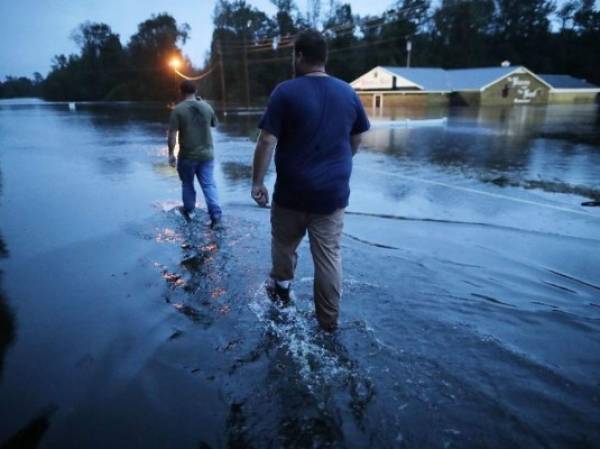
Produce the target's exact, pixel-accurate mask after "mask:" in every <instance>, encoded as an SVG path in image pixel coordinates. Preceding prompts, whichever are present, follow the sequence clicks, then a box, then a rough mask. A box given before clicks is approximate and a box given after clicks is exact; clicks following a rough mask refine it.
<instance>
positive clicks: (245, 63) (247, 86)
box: [244, 35, 250, 108]
mask: <svg viewBox="0 0 600 449" xmlns="http://www.w3.org/2000/svg"><path fill="white" fill-rule="evenodd" d="M244 79H245V80H246V82H245V87H246V108H250V80H249V76H248V45H247V39H246V35H244Z"/></svg>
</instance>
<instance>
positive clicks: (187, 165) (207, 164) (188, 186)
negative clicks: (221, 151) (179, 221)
mask: <svg viewBox="0 0 600 449" xmlns="http://www.w3.org/2000/svg"><path fill="white" fill-rule="evenodd" d="M213 170H214V162H213V161H212V160H210V161H197V160H194V159H178V160H177V173H179V179H181V193H182V198H183V208H184V209H185V210H186V211H187V212H192V211H193V210H194V208H195V207H196V189H194V176H197V177H198V182H199V183H200V187H202V193H204V199H205V200H206V206H207V207H208V214H209V215H210V218H211V219H212V220H215V219H218V218H221V214H222V211H221V207H220V206H219V196H218V194H217V185H216V184H215V179H214V177H213Z"/></svg>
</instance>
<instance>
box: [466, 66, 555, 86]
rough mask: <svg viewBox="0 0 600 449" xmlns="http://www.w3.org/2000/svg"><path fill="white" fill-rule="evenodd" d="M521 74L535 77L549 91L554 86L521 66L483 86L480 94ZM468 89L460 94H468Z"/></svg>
mask: <svg viewBox="0 0 600 449" xmlns="http://www.w3.org/2000/svg"><path fill="white" fill-rule="evenodd" d="M519 73H528V74H529V75H531V76H533V77H534V78H535V79H536V80H538V81H539V82H540V83H542V84H544V85H545V86H547V87H548V89H552V86H551V85H550V84H548V83H547V82H546V81H544V80H543V79H542V78H540V77H539V76H537V75H536V74H535V73H533V72H532V71H531V70H529V69H528V68H527V67H524V66H520V67H516V68H515V70H513V71H512V72H508V73H506V74H504V75H502V76H501V77H500V78H497V79H496V80H494V81H492V82H491V83H488V84H486V85H485V86H483V87H482V88H481V89H479V92H483V91H484V90H486V89H487V88H488V87H491V86H493V85H494V84H496V83H498V82H500V81H502V80H503V79H504V78H506V77H509V76H511V75H514V74H519ZM466 90H467V89H461V90H460V92H466Z"/></svg>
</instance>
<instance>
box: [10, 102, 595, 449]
mask: <svg viewBox="0 0 600 449" xmlns="http://www.w3.org/2000/svg"><path fill="white" fill-rule="evenodd" d="M579 113H580V114H581V117H580V118H579V122H577V123H578V126H579V127H580V129H583V130H584V131H582V132H583V133H585V132H586V131H585V130H588V131H587V132H588V133H592V134H593V132H595V131H593V130H594V127H593V126H591V125H593V124H594V123H595V122H594V120H595V115H593V114H594V112H593V111H588V113H586V114H584V113H583V112H579ZM462 114H463V113H461V115H460V116H458V117H456V118H454V119H453V118H452V117H451V118H450V119H449V121H448V124H447V125H446V126H445V127H444V128H439V127H438V128H431V129H427V128H419V129H418V130H416V129H415V130H411V129H394V130H387V131H386V130H382V129H376V130H374V131H373V133H371V134H370V135H369V136H368V139H367V148H366V150H365V151H364V152H363V153H362V154H360V155H359V156H358V157H357V158H356V160H355V165H356V166H355V173H354V177H353V181H352V190H353V193H352V195H353V196H352V202H351V204H350V207H349V208H348V213H347V215H346V225H345V230H344V238H343V254H344V272H345V274H344V298H343V303H342V316H341V327H340V330H339V331H338V332H337V333H335V334H333V335H330V334H324V333H322V332H320V331H319V330H318V328H317V325H316V321H315V319H314V316H313V306H312V265H311V262H310V254H309V251H308V246H307V245H306V244H303V245H302V246H301V248H300V264H299V267H298V276H297V279H296V282H295V284H294V287H295V290H296V292H297V297H298V298H297V300H296V302H295V303H294V304H292V305H291V306H290V307H287V308H280V307H277V306H275V305H273V304H272V303H271V302H270V301H269V300H268V298H267V297H266V295H265V292H264V288H263V283H264V281H265V279H266V276H267V273H268V269H269V257H270V256H269V254H270V253H269V244H268V243H269V222H268V210H265V209H260V208H257V207H255V206H253V205H252V203H251V200H250V199H249V193H248V191H247V190H248V182H249V175H250V171H249V170H250V169H249V166H250V165H249V164H250V156H251V151H252V138H253V130H252V128H253V120H254V118H253V117H251V116H244V117H241V118H238V119H233V118H231V117H230V118H229V119H228V121H226V122H222V124H221V125H220V128H219V129H218V131H217V136H216V137H217V139H216V140H217V151H218V182H219V187H220V190H221V192H222V197H223V199H224V203H225V205H226V221H225V230H223V231H221V232H213V231H211V230H210V229H209V228H208V226H207V221H208V219H207V217H205V216H204V215H202V214H200V215H199V217H198V218H197V219H196V220H195V221H194V222H192V223H186V222H185V221H184V220H183V219H182V218H181V217H180V216H179V215H178V214H177V213H176V212H175V211H174V207H176V205H178V202H179V198H178V196H179V192H178V182H177V178H176V175H175V173H174V171H173V170H172V169H170V168H169V167H168V166H167V165H166V164H165V159H166V158H165V154H166V153H165V152H166V148H165V145H164V142H163V140H164V124H163V122H162V119H163V118H164V117H163V116H164V111H162V110H160V109H158V110H152V109H151V108H143V107H140V106H135V105H130V106H119V107H117V108H116V109H114V108H109V107H107V106H103V107H100V106H93V105H90V106H89V107H87V108H83V109H79V110H78V111H76V112H75V113H73V112H69V111H68V109H67V107H66V105H47V104H39V103H33V104H26V105H6V104H0V127H1V128H2V130H3V131H6V132H3V133H2V137H1V138H0V139H1V140H2V143H3V146H2V150H1V152H0V170H1V173H2V175H1V176H2V193H1V196H0V211H1V218H0V231H1V233H2V240H3V242H4V246H5V247H6V250H7V251H6V257H5V258H4V259H3V261H2V265H1V267H2V271H3V275H2V281H1V282H2V285H1V286H2V292H3V295H2V297H1V298H0V305H1V306H2V309H1V310H0V317H1V319H2V322H1V324H2V330H3V332H2V334H0V337H2V338H0V398H1V400H0V417H1V418H2V419H0V441H8V440H11V439H12V442H15V441H19V439H21V440H20V441H23V440H22V439H23V438H25V439H29V440H30V441H34V442H35V441H38V442H39V447H47V448H54V447H61V448H69V447H74V448H75V447H77V448H79V447H90V448H94V447H98V448H105V447H107V446H111V445H112V446H116V447H128V448H129V447H155V448H162V447H164V448H170V447H181V448H184V447H190V448H204V449H206V448H221V447H228V448H249V447H255V448H264V447H273V448H277V447H285V448H308V447H311V448H312V447H320V448H321V447H329V448H362V447H373V448H390V447H398V448H451V447H455V448H482V447H485V448H505V447H522V448H528V449H529V448H537V447H539V448H547V447H550V448H573V447H578V448H579V447H581V448H586V447H589V448H592V447H596V446H597V445H598V444H599V443H600V431H599V430H598V429H600V413H599V412H598V410H599V401H600V384H599V383H598V379H599V374H600V333H599V330H600V275H599V274H600V271H599V268H598V266H599V264H598V262H599V256H598V254H600V253H599V251H598V250H599V249H600V232H599V231H600V215H599V214H598V212H599V211H598V210H597V209H594V208H581V207H580V206H579V204H580V203H581V202H582V201H583V200H584V199H585V197H584V196H582V192H587V193H586V194H589V195H591V196H588V197H587V198H590V197H593V195H595V194H596V192H598V189H599V187H600V186H598V185H597V184H596V183H597V180H596V178H595V175H594V173H597V169H598V167H600V159H599V158H600V155H599V149H598V148H597V147H594V146H590V145H589V144H577V143H575V144H574V143H572V142H561V141H560V140H557V139H547V138H544V139H545V140H544V139H542V138H540V137H536V134H535V130H536V129H538V130H542V131H543V132H544V133H545V135H546V134H548V133H550V134H552V133H553V132H555V133H558V132H559V131H560V130H561V128H560V127H561V126H573V125H572V124H570V123H569V122H568V121H565V122H564V123H565V124H564V125H560V123H563V122H561V121H560V120H558V119H557V117H558V118H560V117H564V116H569V117H572V116H574V114H573V113H572V111H571V112H570V113H568V114H567V113H565V112H563V111H561V110H555V111H553V110H550V111H547V112H546V116H545V117H546V118H545V119H544V120H543V121H541V122H539V123H538V122H536V121H534V123H533V125H535V126H532V129H533V135H531V136H530V135H523V134H519V133H517V134H516V135H511V137H509V138H507V139H508V140H505V141H504V142H503V146H501V145H500V143H499V142H498V140H497V132H496V131H497V129H496V128H498V127H500V128H501V129H502V126H508V127H510V123H509V124H504V125H502V124H498V123H495V122H493V121H492V122H491V123H484V124H482V123H481V121H471V118H469V117H470V116H468V117H466V118H465V117H464V116H463V115H462ZM480 114H481V113H480ZM575 115H576V114H575ZM533 116H534V117H535V118H536V120H538V119H539V112H536V113H535V114H533ZM24 117H27V118H28V120H29V122H30V123H31V126H32V129H33V130H34V131H35V132H27V133H25V132H24V131H23V130H22V129H20V128H19V127H15V126H13V124H14V121H22V120H23V118H24ZM586 120H587V121H586ZM557 122H558V123H559V125H556V123H557ZM548 123H551V124H552V126H550V125H549V124H548ZM586 123H588V124H590V126H591V128H586V126H587V125H586ZM484 125H485V126H484ZM536 127H537V128H536ZM457 129H459V130H463V131H460V132H459V131H458V130H457ZM542 131H540V132H542ZM386 132H387V134H385V133H386ZM457 136H461V137H460V138H458V137H457ZM491 136H496V137H491ZM459 143H460V146H461V148H460V150H461V151H460V152H459V151H458V150H457V149H456V148H458V147H457V145H458V144H459ZM443 148H446V150H445V151H444V150H443ZM536 174H539V177H536ZM534 178H535V179H536V180H537V181H539V182H540V183H541V184H536V185H537V186H539V185H541V186H542V187H539V188H532V184H531V182H530V181H532V179H534ZM270 179H271V182H272V180H273V178H272V175H271V178H270ZM544 183H546V184H545V185H547V186H549V187H547V188H545V189H544V188H543V186H544ZM557 184H559V185H561V191H560V192H557V190H558V189H557V188H556V187H557Z"/></svg>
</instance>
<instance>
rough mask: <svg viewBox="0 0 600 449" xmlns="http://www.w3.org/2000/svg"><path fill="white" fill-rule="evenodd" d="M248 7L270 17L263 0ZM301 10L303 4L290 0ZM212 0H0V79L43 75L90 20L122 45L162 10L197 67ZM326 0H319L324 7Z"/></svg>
mask: <svg viewBox="0 0 600 449" xmlns="http://www.w3.org/2000/svg"><path fill="white" fill-rule="evenodd" d="M392 2H393V0H351V4H352V7H353V11H354V13H358V14H361V15H364V14H377V13H381V12H383V11H384V10H385V8H386V7H387V6H389V5H390V4H391V3H392ZM249 3H251V4H253V5H254V6H256V7H258V8H259V9H261V10H262V11H265V12H266V13H268V14H269V15H273V13H274V11H275V8H274V7H273V5H272V4H271V2H270V1H269V0H249ZM296 3H297V4H298V6H299V7H300V9H301V10H302V11H304V10H305V8H306V4H307V1H306V0H297V2H296ZM214 4H215V0H0V30H2V34H1V37H2V38H1V39H0V79H2V80H3V79H4V77H5V76H7V75H14V76H31V74H32V73H33V72H36V71H37V72H40V73H41V74H42V75H44V76H45V75H46V74H47V72H48V70H49V69H50V61H51V59H52V57H53V56H54V55H56V54H60V53H65V54H69V53H74V52H77V47H76V46H75V44H74V43H73V41H72V40H71V39H70V35H71V32H72V31H73V30H74V29H75V28H77V26H78V25H79V24H80V23H82V22H85V21H86V20H90V21H93V22H104V23H107V24H108V25H110V26H111V28H112V29H113V31H114V32H116V33H117V34H119V36H120V37H121V42H122V43H123V44H125V43H127V41H128V39H129V37H130V36H131V35H132V34H133V33H135V31H136V29H137V25H138V24H139V23H140V22H142V21H144V20H145V19H147V18H149V17H150V15H151V14H155V13H160V12H167V13H169V14H171V15H172V16H173V17H175V19H176V20H177V22H178V23H182V22H187V23H188V24H189V25H190V26H191V27H192V30H191V35H190V39H189V41H188V43H187V44H186V45H185V47H184V52H185V53H186V54H187V55H188V56H189V57H190V59H191V60H192V62H193V63H194V64H195V65H201V64H202V62H203V61H204V56H205V54H206V51H207V50H208V48H209V46H210V38H211V35H212V13H213V9H214ZM328 4H329V0H323V5H324V7H325V6H326V5H328Z"/></svg>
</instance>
